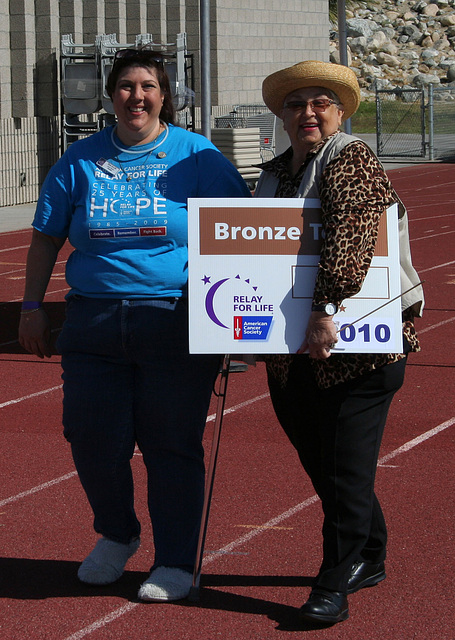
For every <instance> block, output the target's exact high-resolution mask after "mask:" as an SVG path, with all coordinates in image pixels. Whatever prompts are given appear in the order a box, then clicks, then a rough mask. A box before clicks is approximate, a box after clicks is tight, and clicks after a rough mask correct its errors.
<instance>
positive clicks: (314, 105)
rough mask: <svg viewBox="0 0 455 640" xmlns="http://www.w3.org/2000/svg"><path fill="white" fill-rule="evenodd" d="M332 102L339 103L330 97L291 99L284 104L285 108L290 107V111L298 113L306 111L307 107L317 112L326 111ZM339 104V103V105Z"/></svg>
mask: <svg viewBox="0 0 455 640" xmlns="http://www.w3.org/2000/svg"><path fill="white" fill-rule="evenodd" d="M332 104H338V103H337V102H335V100H330V99H329V98H316V99H315V100H308V101H307V100H290V101H289V102H286V103H285V104H284V108H285V109H288V111H292V112H294V113H298V112H301V111H306V109H307V107H310V109H311V110H312V111H316V112H317V113H324V111H325V110H326V109H328V108H329V107H330V105H332ZM338 106H339V105H338Z"/></svg>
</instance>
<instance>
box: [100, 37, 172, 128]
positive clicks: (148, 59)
mask: <svg viewBox="0 0 455 640" xmlns="http://www.w3.org/2000/svg"><path fill="white" fill-rule="evenodd" d="M130 67H143V68H144V69H154V70H155V72H156V77H157V78H158V83H159V85H160V89H161V91H162V93H163V96H164V100H163V106H162V107H161V111H160V120H162V121H163V122H165V123H166V124H174V122H175V107H174V103H173V101H172V93H171V86H170V83H169V76H168V75H167V73H166V69H165V63H164V57H163V56H162V55H161V54H160V53H158V52H156V51H152V50H150V49H121V50H120V51H117V53H116V55H115V58H114V64H113V65H112V70H111V72H110V74H109V76H108V78H107V82H106V91H107V94H108V96H109V97H110V99H111V100H112V98H113V95H114V92H115V89H116V87H117V82H118V79H119V76H120V74H121V73H122V72H123V71H124V70H125V69H128V68H130Z"/></svg>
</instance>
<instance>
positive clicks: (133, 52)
mask: <svg viewBox="0 0 455 640" xmlns="http://www.w3.org/2000/svg"><path fill="white" fill-rule="evenodd" d="M118 60H131V61H134V60H137V61H138V62H149V63H150V62H156V63H157V64H161V65H163V66H164V60H165V58H164V56H163V55H162V54H161V53H160V52H159V51H153V50H152V49H118V50H117V51H116V52H115V55H114V64H115V63H116V62H117V61H118Z"/></svg>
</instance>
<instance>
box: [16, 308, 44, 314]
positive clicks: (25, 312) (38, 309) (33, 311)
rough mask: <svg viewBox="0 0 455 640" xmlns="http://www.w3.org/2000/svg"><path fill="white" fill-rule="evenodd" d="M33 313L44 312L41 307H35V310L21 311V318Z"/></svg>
mask: <svg viewBox="0 0 455 640" xmlns="http://www.w3.org/2000/svg"><path fill="white" fill-rule="evenodd" d="M35 311H44V309H43V307H36V309H29V310H28V311H21V316H26V315H28V314H29V313H35Z"/></svg>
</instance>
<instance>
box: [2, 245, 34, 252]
mask: <svg viewBox="0 0 455 640" xmlns="http://www.w3.org/2000/svg"><path fill="white" fill-rule="evenodd" d="M29 246H30V245H29V244H24V245H22V246H21V247H8V248H7V249H0V253H5V251H16V250H17V249H28V248H29Z"/></svg>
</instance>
